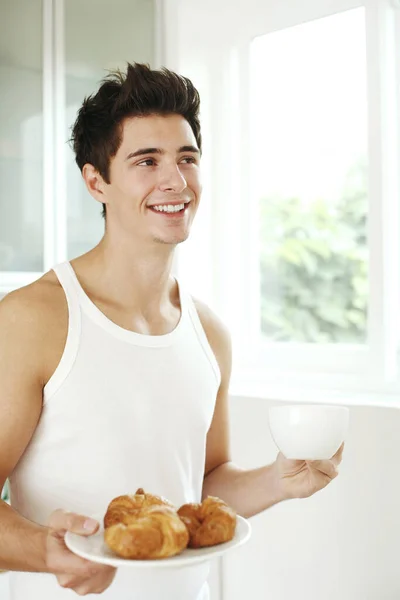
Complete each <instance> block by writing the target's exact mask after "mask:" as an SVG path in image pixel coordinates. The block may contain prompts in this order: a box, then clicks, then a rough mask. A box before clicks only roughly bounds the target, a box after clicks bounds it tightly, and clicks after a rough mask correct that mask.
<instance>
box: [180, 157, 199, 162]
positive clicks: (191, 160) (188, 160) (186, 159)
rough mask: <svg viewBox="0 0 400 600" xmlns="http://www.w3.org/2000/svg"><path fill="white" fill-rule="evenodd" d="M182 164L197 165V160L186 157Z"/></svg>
mask: <svg viewBox="0 0 400 600" xmlns="http://www.w3.org/2000/svg"><path fill="white" fill-rule="evenodd" d="M181 162H186V163H187V164H197V159H196V158H195V157H194V156H184V157H183V158H182V161H181Z"/></svg>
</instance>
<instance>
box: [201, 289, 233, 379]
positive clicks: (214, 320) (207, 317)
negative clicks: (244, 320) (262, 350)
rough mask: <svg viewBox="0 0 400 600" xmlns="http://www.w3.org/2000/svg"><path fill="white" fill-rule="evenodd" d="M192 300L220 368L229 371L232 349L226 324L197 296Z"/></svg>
mask: <svg viewBox="0 0 400 600" xmlns="http://www.w3.org/2000/svg"><path fill="white" fill-rule="evenodd" d="M193 302H194V305H195V307H196V310H197V314H198V315H199V319H200V322H201V324H202V326H203V329H204V331H205V334H206V336H207V339H208V343H209V344H210V346H211V348H212V350H213V352H214V354H215V357H216V359H217V362H218V364H219V366H220V368H221V370H224V371H226V370H228V371H230V363H231V353H232V349H231V336H230V333H229V330H228V328H227V326H226V325H225V323H224V322H223V321H222V319H220V318H219V317H218V316H217V315H216V314H215V312H214V311H213V310H211V308H210V307H209V306H208V305H207V304H205V303H204V302H201V301H200V300H198V299H197V298H193Z"/></svg>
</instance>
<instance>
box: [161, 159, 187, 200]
mask: <svg viewBox="0 0 400 600" xmlns="http://www.w3.org/2000/svg"><path fill="white" fill-rule="evenodd" d="M186 187H187V183H186V179H185V178H184V176H183V175H182V172H181V170H180V168H179V165H177V164H176V163H174V164H168V165H165V166H164V168H163V169H162V171H161V176H160V182H159V189H160V190H161V191H162V192H174V193H175V194H180V193H181V192H183V190H184V189H185V188H186Z"/></svg>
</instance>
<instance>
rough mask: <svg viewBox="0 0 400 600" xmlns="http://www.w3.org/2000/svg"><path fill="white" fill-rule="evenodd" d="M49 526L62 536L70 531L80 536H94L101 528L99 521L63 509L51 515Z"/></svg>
mask: <svg viewBox="0 0 400 600" xmlns="http://www.w3.org/2000/svg"><path fill="white" fill-rule="evenodd" d="M48 525H49V527H50V529H52V530H53V531H54V532H57V533H60V534H65V533H66V532H67V531H70V532H71V533H77V534H78V535H92V534H93V533H96V531H97V530H98V528H99V522H98V521H95V520H94V519H91V518H90V517H85V516H83V515H78V514H77V513H73V512H67V511H65V510H62V509H58V510H55V511H54V512H53V513H52V514H51V515H50V519H49V523H48Z"/></svg>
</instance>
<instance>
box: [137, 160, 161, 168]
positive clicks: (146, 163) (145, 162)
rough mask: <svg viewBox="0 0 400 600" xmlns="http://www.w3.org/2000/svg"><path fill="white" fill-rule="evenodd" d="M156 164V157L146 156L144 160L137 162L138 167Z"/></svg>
mask: <svg viewBox="0 0 400 600" xmlns="http://www.w3.org/2000/svg"><path fill="white" fill-rule="evenodd" d="M155 164H156V161H155V160H154V158H145V159H144V160H141V161H140V162H138V163H136V165H137V166H138V167H152V166H154V165H155Z"/></svg>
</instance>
